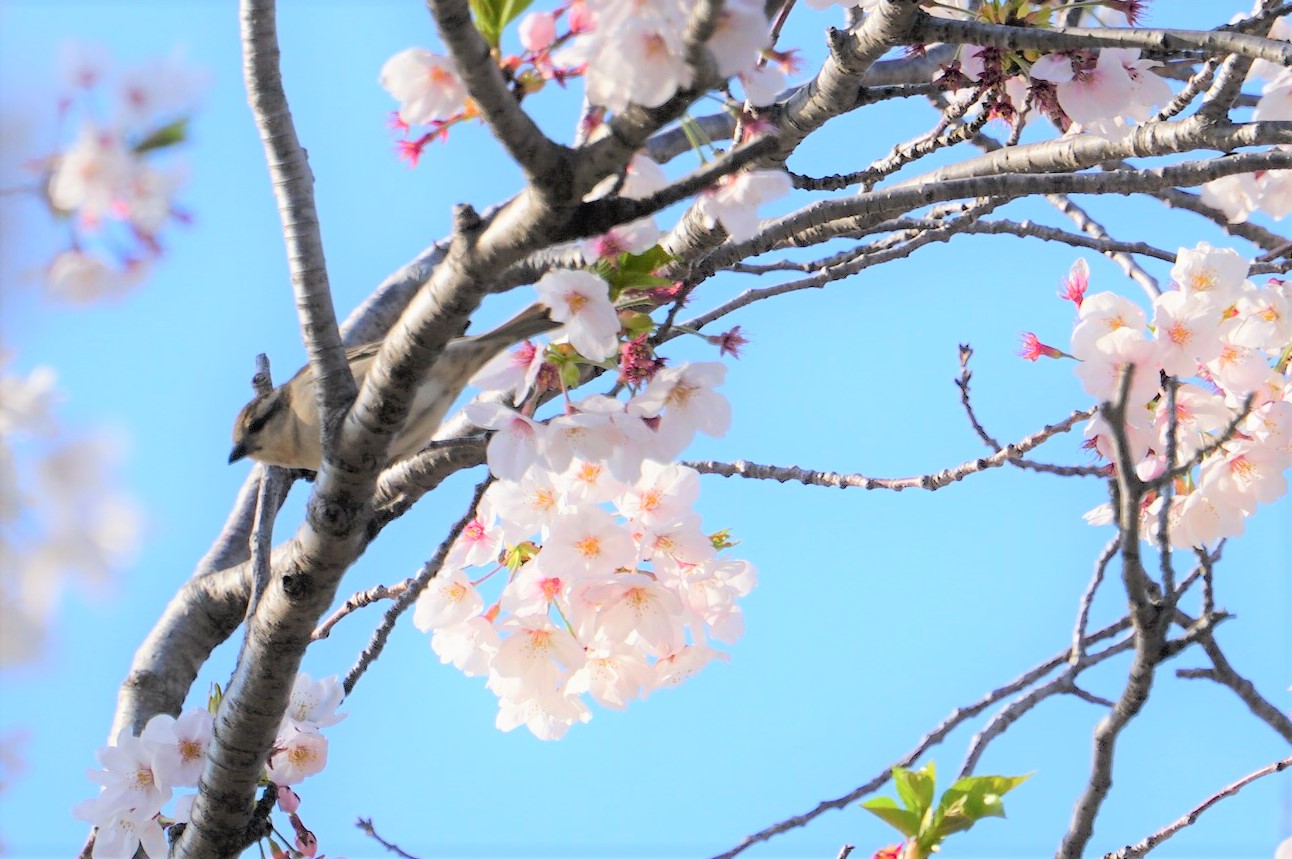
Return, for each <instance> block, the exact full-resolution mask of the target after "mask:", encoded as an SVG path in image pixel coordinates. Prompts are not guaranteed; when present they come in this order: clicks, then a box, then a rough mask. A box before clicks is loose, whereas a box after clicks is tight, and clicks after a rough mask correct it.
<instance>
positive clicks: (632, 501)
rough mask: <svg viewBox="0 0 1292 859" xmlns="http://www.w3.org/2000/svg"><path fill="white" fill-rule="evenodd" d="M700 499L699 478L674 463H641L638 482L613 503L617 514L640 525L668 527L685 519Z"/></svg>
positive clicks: (687, 469)
mask: <svg viewBox="0 0 1292 859" xmlns="http://www.w3.org/2000/svg"><path fill="white" fill-rule="evenodd" d="M699 496H700V474H699V472H697V471H696V470H695V469H693V468H688V467H686V466H685V465H676V464H673V463H669V464H664V463H659V462H644V463H642V474H641V479H640V480H638V481H637V483H636V485H634V486H633V487H632V488H630V489H629V490H628V491H627V492H625V493H623V494H622V495H620V496H619V498H617V499H616V500H615V504H616V506H617V507H618V508H619V512H620V513H622V514H623V515H624V516H625V517H627V518H628V519H631V520H634V521H637V522H640V523H642V524H643V525H647V526H650V525H656V524H667V523H670V522H673V521H675V520H677V519H679V518H680V517H682V516H684V515H685V514H686V512H687V511H688V510H690V509H691V506H692V505H693V504H694V503H695V500H696V499H697V498H698V497H699Z"/></svg>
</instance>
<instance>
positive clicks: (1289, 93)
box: [1252, 69, 1292, 122]
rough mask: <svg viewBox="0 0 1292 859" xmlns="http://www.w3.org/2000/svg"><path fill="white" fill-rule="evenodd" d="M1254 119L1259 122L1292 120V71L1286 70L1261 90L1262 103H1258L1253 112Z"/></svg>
mask: <svg viewBox="0 0 1292 859" xmlns="http://www.w3.org/2000/svg"><path fill="white" fill-rule="evenodd" d="M1252 119H1254V120H1255V121H1257V122H1265V121H1268V120H1274V121H1287V120H1289V119H1292V71H1289V70H1287V69H1284V70H1283V71H1282V73H1281V74H1279V76H1278V77H1276V78H1274V80H1272V81H1270V82H1269V83H1268V84H1266V85H1265V88H1264V89H1263V90H1261V98H1260V101H1258V102H1257V103H1256V110H1254V111H1252Z"/></svg>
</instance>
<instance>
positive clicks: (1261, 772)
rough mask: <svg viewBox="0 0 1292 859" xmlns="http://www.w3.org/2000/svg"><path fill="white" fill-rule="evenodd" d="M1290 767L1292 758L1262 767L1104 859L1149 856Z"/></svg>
mask: <svg viewBox="0 0 1292 859" xmlns="http://www.w3.org/2000/svg"><path fill="white" fill-rule="evenodd" d="M1288 767H1292V757H1288V758H1284V759H1283V760H1281V761H1275V762H1274V763H1272V764H1269V765H1267V766H1264V767H1261V768H1260V769H1258V770H1256V771H1255V772H1252V773H1248V774H1247V775H1245V776H1243V777H1242V778H1240V779H1239V780H1238V781H1236V782H1234V783H1233V784H1231V785H1229V786H1228V787H1225V788H1222V789H1220V790H1218V791H1216V792H1215V793H1213V794H1212V795H1211V796H1209V797H1207V798H1206V799H1204V800H1203V801H1202V802H1200V803H1199V804H1198V805H1196V806H1195V807H1194V808H1193V810H1192V811H1190V812H1189V813H1188V814H1186V815H1184V817H1181V818H1180V819H1179V820H1176V821H1175V822H1173V823H1169V824H1167V825H1166V826H1163V827H1162V828H1161V829H1159V830H1158V831H1157V832H1154V833H1153V834H1152V835H1149V836H1148V837H1147V838H1145V839H1144V840H1143V841H1140V842H1139V843H1138V844H1131V845H1127V846H1126V847H1123V848H1122V849H1120V850H1115V851H1113V852H1112V853H1105V854H1104V857H1103V859H1140V857H1141V856H1145V855H1147V854H1148V852H1149V851H1150V850H1152V849H1153V848H1155V847H1157V846H1158V845H1159V844H1161V843H1162V842H1163V841H1166V840H1167V839H1168V838H1170V837H1171V836H1172V835H1175V834H1176V833H1177V832H1179V831H1180V830H1181V829H1184V828H1185V827H1187V826H1192V825H1193V824H1195V823H1197V822H1198V818H1199V817H1201V816H1202V813H1203V812H1204V811H1206V810H1207V809H1209V808H1211V807H1212V806H1214V805H1215V804H1216V803H1218V802H1220V801H1221V800H1222V799H1225V798H1226V797H1230V796H1233V795H1234V794H1236V793H1238V792H1239V791H1240V790H1242V789H1243V788H1245V787H1246V786H1247V785H1249V784H1251V783H1252V782H1254V781H1256V780H1257V779H1261V778H1264V777H1265V776H1267V775H1273V774H1274V773H1281V772H1283V771H1284V770H1285V769H1287V768H1288Z"/></svg>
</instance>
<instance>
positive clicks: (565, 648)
mask: <svg viewBox="0 0 1292 859" xmlns="http://www.w3.org/2000/svg"><path fill="white" fill-rule="evenodd" d="M499 626H500V631H501V632H505V633H507V637H506V638H504V639H503V640H502V644H501V645H500V646H499V648H498V653H497V654H496V655H495V656H494V658H493V662H492V663H491V664H490V683H491V688H495V691H498V690H499V689H501V690H502V691H501V693H500V694H502V695H504V696H505V697H510V698H517V697H519V696H520V694H522V692H523V691H524V690H528V691H534V692H547V691H552V690H555V689H557V688H559V687H560V685H561V683H562V682H563V679H564V677H565V673H566V669H574V668H578V667H579V666H580V665H582V664H583V648H581V647H580V646H579V644H578V642H576V641H575V640H574V637H573V636H572V635H570V633H569V631H568V630H566V629H563V628H561V627H558V626H556V625H555V624H553V623H552V622H551V621H550V620H548V619H547V617H546V616H544V615H523V616H514V615H513V616H512V617H509V618H507V619H506V620H504V621H501V622H500V624H499ZM508 681H511V682H508Z"/></svg>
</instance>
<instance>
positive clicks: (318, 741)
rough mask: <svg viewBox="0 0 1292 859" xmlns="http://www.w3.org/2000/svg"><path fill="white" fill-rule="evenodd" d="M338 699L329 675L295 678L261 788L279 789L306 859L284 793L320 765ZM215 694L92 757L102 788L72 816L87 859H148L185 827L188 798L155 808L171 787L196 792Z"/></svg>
mask: <svg viewBox="0 0 1292 859" xmlns="http://www.w3.org/2000/svg"><path fill="white" fill-rule="evenodd" d="M342 697H343V694H342V689H341V685H340V683H338V682H337V678H336V677H328V678H325V679H323V680H318V681H315V680H313V679H311V678H310V676H309V675H308V674H298V675H297V677H296V681H295V683H294V685H293V686H292V692H291V698H290V700H289V703H288V706H287V713H286V715H284V716H283V720H282V723H281V724H280V725H279V728H278V736H277V738H276V739H275V740H274V747H273V751H272V752H271V754H270V757H269V760H268V762H267V764H266V767H265V771H264V774H263V776H262V783H264V784H273V785H276V786H278V788H279V791H280V792H279V805H280V806H281V807H282V808H283V810H284V811H286V812H288V813H289V814H290V815H291V817H292V824H293V827H294V828H295V829H296V838H297V844H296V849H297V851H298V852H300V853H302V854H304V855H306V856H314V855H315V852H316V850H317V844H316V842H315V840H314V838H313V835H312V834H311V833H309V831H308V830H306V829H304V827H303V826H301V825H300V823H299V817H297V815H296V806H297V805H298V804H299V798H297V797H296V796H295V794H293V793H292V792H291V791H290V790H288V789H287V788H286V786H287V785H293V784H298V783H300V782H301V781H302V780H304V779H305V778H307V777H309V776H311V775H314V774H315V773H318V772H319V771H320V770H322V769H323V767H324V765H325V764H326V763H327V745H328V744H327V738H326V737H325V736H324V735H323V733H322V730H321V729H323V728H326V727H328V726H330V725H335V724H336V723H337V722H339V721H341V720H342V719H343V718H345V714H344V713H338V712H336V708H337V706H338V705H339V704H340V703H341V699H342ZM219 701H220V694H219V693H218V691H217V693H216V694H215V695H213V696H212V697H211V700H210V701H209V703H208V705H207V707H205V708H203V707H194V708H191V709H188V710H186V711H184V713H183V714H181V715H180V716H179V718H175V717H174V716H170V715H168V714H165V713H162V714H158V715H156V716H153V717H152V718H151V719H149V720H148V723H147V724H146V725H145V726H144V729H143V731H141V732H140V733H139V735H138V736H134V735H133V734H131V733H129V732H128V731H122V732H121V734H120V735H119V736H118V737H117V741H116V743H114V744H113V745H110V746H104V747H103V748H100V749H99V751H98V755H97V757H98V760H99V763H100V764H101V765H102V767H103V769H101V770H91V771H90V772H89V773H88V775H89V777H90V778H91V780H93V781H95V782H98V784H100V785H101V786H102V790H101V791H100V792H99V795H98V796H96V797H94V798H93V799H89V800H86V801H85V802H82V803H80V804H79V805H78V806H76V808H75V809H74V813H75V814H76V816H77V817H78V818H80V819H82V820H85V821H87V822H88V823H91V824H93V825H94V826H95V827H96V828H97V831H96V834H95V839H94V852H93V859H129V857H132V856H134V855H135V851H136V850H138V849H139V848H140V847H141V846H142V847H143V849H144V852H145V853H147V854H148V856H149V859H165V857H166V856H167V855H168V851H167V845H166V838H165V833H164V830H165V828H166V827H168V826H171V825H172V824H175V823H180V822H187V821H188V815H189V810H190V809H191V807H192V804H193V800H194V798H195V797H196V794H194V793H187V794H184V795H182V796H180V797H178V798H176V799H175V804H174V806H173V807H172V810H171V811H170V813H169V814H163V813H162V810H163V808H165V807H166V805H167V804H168V803H170V801H171V799H172V796H173V794H174V792H175V789H176V788H184V787H197V782H198V778H199V777H200V776H201V774H202V768H203V767H204V766H205V765H206V755H207V748H208V747H209V746H210V744H211V739H212V736H213V730H214V726H215V717H214V715H213V713H214V712H215V711H216V710H217V708H218V706H219Z"/></svg>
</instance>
